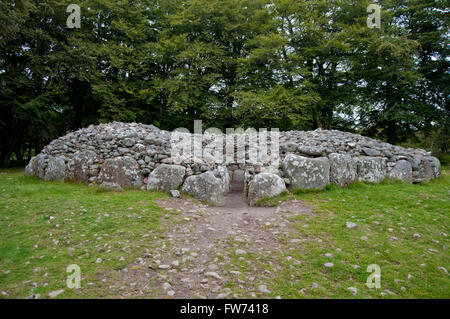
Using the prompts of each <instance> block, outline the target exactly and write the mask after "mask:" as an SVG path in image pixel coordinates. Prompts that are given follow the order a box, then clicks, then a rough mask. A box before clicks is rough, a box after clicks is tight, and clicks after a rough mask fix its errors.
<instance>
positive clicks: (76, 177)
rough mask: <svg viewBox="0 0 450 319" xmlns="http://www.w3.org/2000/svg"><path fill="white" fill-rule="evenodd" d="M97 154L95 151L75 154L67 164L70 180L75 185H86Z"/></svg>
mask: <svg viewBox="0 0 450 319" xmlns="http://www.w3.org/2000/svg"><path fill="white" fill-rule="evenodd" d="M96 158H97V154H96V153H95V152H93V151H80V152H77V153H75V155H74V156H73V158H72V159H71V160H70V161H69V163H68V164H67V167H68V170H69V179H70V180H71V181H73V182H75V183H85V182H87V181H88V180H89V177H90V167H91V165H93V164H94V162H95V160H96Z"/></svg>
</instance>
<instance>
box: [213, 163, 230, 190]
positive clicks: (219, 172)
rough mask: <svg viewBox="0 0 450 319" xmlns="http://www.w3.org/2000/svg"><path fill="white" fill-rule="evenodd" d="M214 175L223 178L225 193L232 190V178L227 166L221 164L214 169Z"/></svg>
mask: <svg viewBox="0 0 450 319" xmlns="http://www.w3.org/2000/svg"><path fill="white" fill-rule="evenodd" d="M214 175H215V176H216V177H218V178H220V179H221V180H222V189H223V193H224V194H227V193H229V192H230V191H231V178H230V174H229V173H228V169H227V168H226V167H225V166H219V167H217V169H215V170H214Z"/></svg>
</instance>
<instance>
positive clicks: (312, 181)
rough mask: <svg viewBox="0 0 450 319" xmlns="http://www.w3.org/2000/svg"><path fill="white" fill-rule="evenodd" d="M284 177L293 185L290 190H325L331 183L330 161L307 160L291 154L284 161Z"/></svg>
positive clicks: (326, 159)
mask: <svg viewBox="0 0 450 319" xmlns="http://www.w3.org/2000/svg"><path fill="white" fill-rule="evenodd" d="M283 172H284V175H285V176H286V177H287V178H289V180H290V181H291V184H290V185H289V190H291V191H292V190H295V189H297V188H302V189H323V188H325V186H327V185H328V184H329V183H330V161H329V160H328V158H326V157H319V158H307V157H303V156H298V155H293V154H290V155H288V156H286V158H285V159H284V161H283Z"/></svg>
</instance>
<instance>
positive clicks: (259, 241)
mask: <svg viewBox="0 0 450 319" xmlns="http://www.w3.org/2000/svg"><path fill="white" fill-rule="evenodd" d="M158 205H160V206H162V207H165V208H167V209H170V210H175V211H177V212H179V215H178V216H177V221H176V222H172V223H173V224H170V225H168V227H167V232H166V233H165V236H164V238H162V239H160V240H159V241H160V242H157V247H156V249H155V251H154V252H152V253H149V254H147V255H146V256H143V257H142V258H138V259H137V260H136V261H135V263H133V265H129V267H127V269H126V271H120V272H119V273H120V277H121V279H122V280H121V281H122V282H123V283H125V286H122V287H121V292H120V293H119V295H121V296H123V297H125V298H129V297H138V296H149V295H151V296H153V297H155V298H171V297H173V298H227V297H234V298H251V297H255V286H254V284H253V282H256V281H255V279H257V277H258V276H259V275H260V274H258V271H255V273H254V274H253V275H252V276H249V277H248V278H244V279H238V282H239V283H240V284H241V285H240V288H241V293H240V294H239V295H237V294H236V293H232V292H231V290H230V289H229V288H227V287H224V284H225V283H226V282H227V281H229V280H231V279H233V280H236V276H240V275H241V274H240V272H239V271H237V270H236V271H233V270H227V268H230V265H232V261H233V260H235V259H239V260H240V261H246V262H248V263H249V265H250V264H251V259H250V258H249V260H246V257H248V255H249V254H252V253H257V254H263V255H264V254H271V253H272V252H279V251H281V250H282V242H283V238H286V237H289V233H290V232H291V231H292V229H291V227H290V223H289V221H288V220H287V219H286V218H288V217H290V216H293V215H296V214H312V209H311V207H309V206H307V205H305V204H304V203H302V202H300V201H295V200H294V201H289V202H284V203H282V204H280V206H278V207H249V206H248V204H247V203H246V201H245V199H244V194H243V192H242V191H240V190H239V189H238V190H237V191H236V190H235V191H233V192H231V193H230V194H229V195H228V196H227V197H226V205H225V206H224V207H209V206H207V205H203V204H200V203H198V202H196V201H194V200H192V199H190V198H180V199H177V198H166V199H163V200H160V201H159V202H158ZM284 242H285V240H284Z"/></svg>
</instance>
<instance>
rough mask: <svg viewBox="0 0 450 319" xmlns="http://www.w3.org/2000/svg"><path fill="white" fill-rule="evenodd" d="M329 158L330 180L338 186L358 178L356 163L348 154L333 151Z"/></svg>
mask: <svg viewBox="0 0 450 319" xmlns="http://www.w3.org/2000/svg"><path fill="white" fill-rule="evenodd" d="M328 158H329V160H330V180H331V181H332V182H334V183H336V184H337V185H339V186H346V185H348V184H351V183H354V182H356V181H357V180H358V165H357V162H356V161H355V160H354V159H353V158H352V157H351V156H350V155H343V154H337V153H333V154H330V155H329V156H328Z"/></svg>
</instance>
